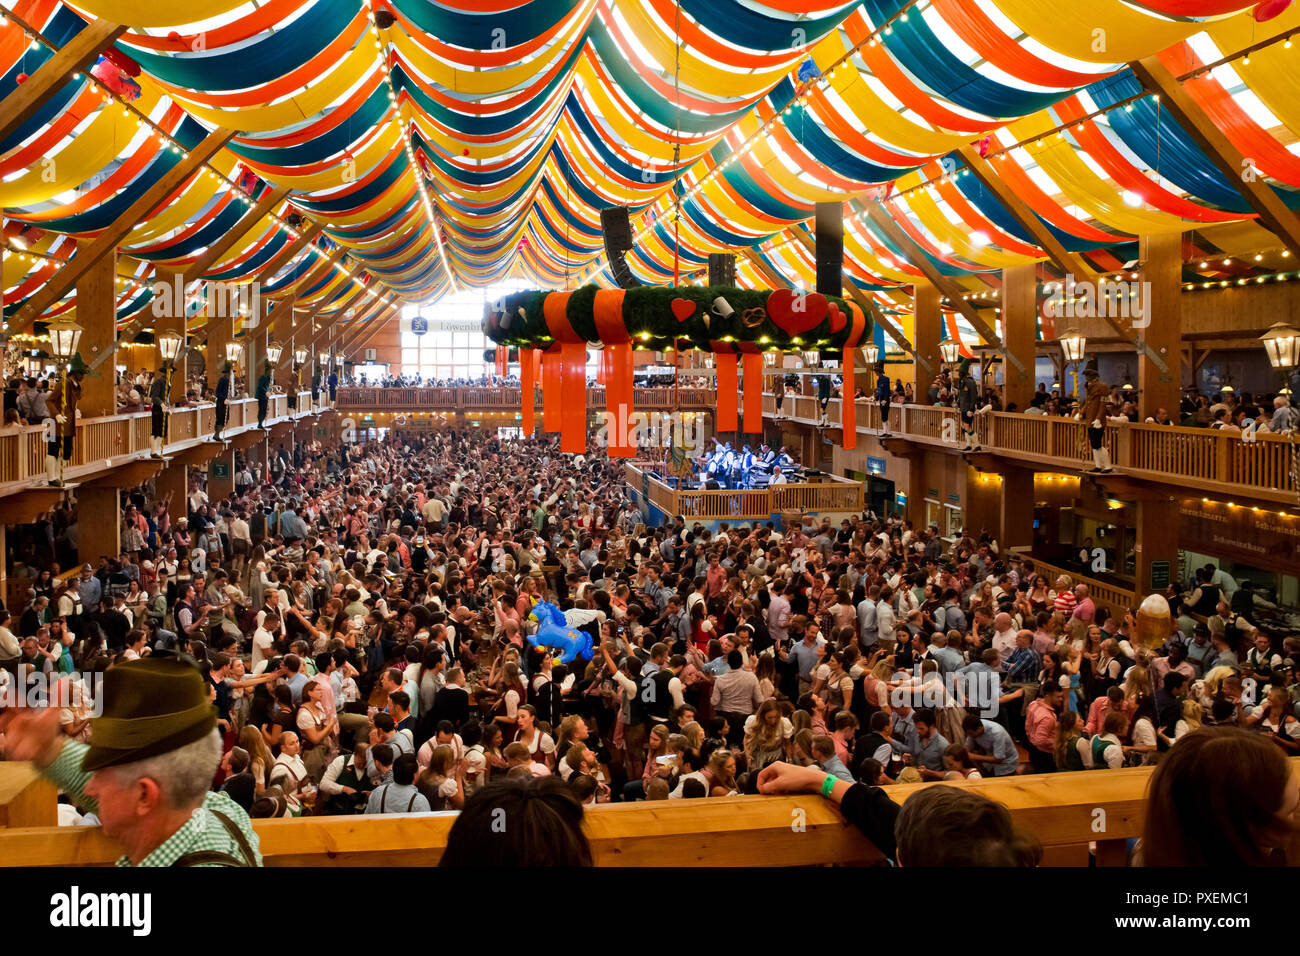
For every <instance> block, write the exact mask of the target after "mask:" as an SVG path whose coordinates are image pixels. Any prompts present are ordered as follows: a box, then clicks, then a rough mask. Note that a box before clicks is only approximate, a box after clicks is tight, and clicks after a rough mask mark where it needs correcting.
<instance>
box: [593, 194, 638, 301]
mask: <svg viewBox="0 0 1300 956" xmlns="http://www.w3.org/2000/svg"><path fill="white" fill-rule="evenodd" d="M600 233H601V236H602V238H603V239H604V240H605V258H606V259H608V260H609V271H610V272H611V273H613V275H614V281H615V282H617V283H618V287H619V288H620V289H635V288H636V287H637V286H639V285H640V284H641V280H639V279H638V278H637V277H636V276H634V275H632V270H631V269H629V268H628V265H627V262H626V261H625V260H624V259H623V253H625V252H627V251H628V250H629V249H631V248H632V224H631V223H630V222H628V218H627V207H626V206H610V207H609V208H608V209H602V210H601V211H600Z"/></svg>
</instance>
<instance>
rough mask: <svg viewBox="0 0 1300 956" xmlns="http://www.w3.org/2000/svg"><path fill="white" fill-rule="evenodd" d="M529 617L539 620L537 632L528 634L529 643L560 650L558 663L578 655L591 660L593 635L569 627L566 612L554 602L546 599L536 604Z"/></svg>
mask: <svg viewBox="0 0 1300 956" xmlns="http://www.w3.org/2000/svg"><path fill="white" fill-rule="evenodd" d="M528 619H529V620H531V621H536V622H537V633H536V634H529V635H528V643H529V644H532V645H533V647H537V648H547V649H549V650H551V651H559V652H560V656H559V657H557V658H556V663H557V664H567V663H569V661H571V660H573V659H574V658H576V657H578V656H581V657H582V659H583V660H585V661H589V660H591V658H592V648H591V635H590V634H588V633H587V632H586V631H579V630H578V629H576V628H572V627H569V624H568V622H567V621H565V619H564V612H563V611H561V610H560V609H559V608H558V607H556V606H555V605H554V604H547V603H546V602H545V601H542V602H539V603H537V604H534V605H533V609H532V610H531V611H529V612H528Z"/></svg>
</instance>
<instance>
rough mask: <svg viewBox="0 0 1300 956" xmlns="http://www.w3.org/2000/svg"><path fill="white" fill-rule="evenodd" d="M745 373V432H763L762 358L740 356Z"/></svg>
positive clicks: (755, 355)
mask: <svg viewBox="0 0 1300 956" xmlns="http://www.w3.org/2000/svg"><path fill="white" fill-rule="evenodd" d="M741 363H742V364H743V367H744V373H745V382H744V385H745V431H747V432H759V433H761V432H762V431H763V356H762V355H761V354H760V353H758V352H746V353H745V354H744V355H742V356H741Z"/></svg>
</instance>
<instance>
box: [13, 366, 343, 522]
mask: <svg viewBox="0 0 1300 956" xmlns="http://www.w3.org/2000/svg"><path fill="white" fill-rule="evenodd" d="M317 411H319V409H315V408H313V406H312V402H311V392H310V391H303V392H299V393H298V408H297V410H296V411H294V412H293V413H292V414H290V413H289V408H288V396H287V395H284V394H280V395H272V396H271V399H270V403H269V407H268V410H267V420H266V423H267V424H268V425H278V424H281V423H283V422H288V421H293V420H297V419H302V418H306V417H308V416H311V415H314V414H316V412H317ZM167 416H168V428H167V438H168V444H167V445H166V446H165V447H164V449H163V454H164V456H171V455H176V454H180V453H182V452H186V451H189V450H190V449H192V448H194V447H197V446H198V445H200V444H202V443H203V442H204V441H205V440H207V439H209V438H210V437H211V435H212V429H213V427H214V425H215V424H216V405H215V404H214V403H212V402H200V403H197V404H194V405H185V406H179V407H174V408H171V409H169V410H168V412H167ZM227 418H228V420H227V425H226V428H225V429H224V432H223V437H234V436H236V435H239V434H242V433H244V432H247V431H252V430H254V429H256V428H257V400H256V399H253V398H242V399H236V400H234V401H232V402H230V403H229V405H228V416H227ZM43 431H44V429H43V428H42V426H40V425H20V426H10V427H9V428H7V429H0V497H3V496H6V495H12V494H18V493H21V492H23V491H28V490H30V489H32V488H34V487H41V486H44V485H45V441H44V435H43ZM149 435H150V413H149V412H147V411H142V412H123V413H121V414H118V415H103V416H97V417H95V418H78V419H77V437H76V441H75V442H74V443H73V459H72V461H71V462H70V463H69V464H68V466H67V467H66V468H65V469H64V480H65V481H66V482H68V483H69V484H74V483H79V482H83V481H89V480H92V479H95V478H99V477H101V476H103V475H105V474H107V473H109V472H110V471H112V469H113V468H114V467H115V466H117V465H122V464H125V463H127V462H130V461H135V460H143V459H145V458H147V457H148V456H149V453H150V441H149Z"/></svg>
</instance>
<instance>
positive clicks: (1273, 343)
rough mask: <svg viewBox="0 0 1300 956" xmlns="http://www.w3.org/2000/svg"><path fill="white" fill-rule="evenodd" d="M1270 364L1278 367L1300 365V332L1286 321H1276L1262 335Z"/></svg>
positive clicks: (1284, 367)
mask: <svg viewBox="0 0 1300 956" xmlns="http://www.w3.org/2000/svg"><path fill="white" fill-rule="evenodd" d="M1260 341H1261V342H1263V343H1264V351H1265V352H1266V353H1267V354H1268V364H1269V365H1272V366H1273V367H1274V368H1276V369H1288V368H1295V367H1296V366H1297V365H1300V332H1297V331H1296V330H1295V329H1294V328H1292V327H1291V326H1289V325H1287V324H1286V323H1285V322H1277V323H1275V324H1274V325H1273V326H1272V327H1271V328H1269V330H1268V331H1267V332H1265V333H1264V334H1263V335H1261V336H1260Z"/></svg>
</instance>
